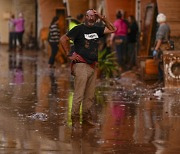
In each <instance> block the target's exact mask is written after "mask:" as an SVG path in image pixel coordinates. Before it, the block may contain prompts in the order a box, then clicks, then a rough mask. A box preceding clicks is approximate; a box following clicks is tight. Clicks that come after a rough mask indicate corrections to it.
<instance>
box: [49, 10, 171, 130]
mask: <svg viewBox="0 0 180 154" xmlns="http://www.w3.org/2000/svg"><path fill="white" fill-rule="evenodd" d="M116 17H117V19H116V21H115V22H114V23H111V22H109V21H108V20H107V18H106V17H105V16H103V15H101V14H99V13H98V12H97V11H96V10H94V9H90V10H88V11H87V12H86V14H85V16H84V18H83V23H82V24H77V25H76V26H75V27H72V28H70V29H69V31H68V32H67V33H66V34H64V35H63V36H60V29H59V24H58V20H59V18H58V17H54V18H53V21H52V22H51V25H50V34H49V39H48V40H49V43H50V45H51V48H52V54H51V57H50V59H49V65H50V67H53V65H54V60H55V59H54V58H55V55H56V54H57V51H58V47H59V42H60V43H61V45H62V47H63V49H64V51H65V53H66V54H67V57H69V59H70V60H71V61H72V63H73V65H72V67H71V69H72V72H73V75H74V97H73V104H72V117H71V118H72V124H73V128H80V127H81V125H80V106H81V104H82V115H83V118H82V120H83V124H88V125H91V126H95V125H96V123H94V121H93V120H92V117H93V115H92V113H91V107H92V106H93V103H94V92H95V87H96V77H97V69H96V68H97V61H98V46H99V44H98V40H99V39H100V38H102V37H104V36H105V35H106V34H108V35H111V42H112V44H114V47H115V50H116V52H117V57H118V62H119V65H120V66H121V67H122V69H127V68H125V67H126V66H127V65H125V64H127V62H128V66H129V67H133V66H134V65H135V60H136V57H135V55H136V50H135V49H136V42H137V36H138V31H139V30H138V25H137V23H136V21H135V18H134V16H129V17H128V20H125V19H124V18H123V16H122V13H121V11H118V12H117V14H116ZM97 20H100V21H101V22H102V23H103V25H104V26H97V24H96V21H97ZM157 21H158V23H160V24H161V23H163V24H161V25H160V28H159V30H158V32H157V36H156V37H157V38H156V40H157V41H156V46H155V51H156V52H158V51H160V50H161V49H160V47H161V45H162V44H164V39H166V36H169V28H168V26H167V25H166V24H165V21H164V18H163V20H162V19H161V20H159V16H158V19H157ZM71 41H73V52H72V48H71ZM156 55H157V53H154V56H156Z"/></svg>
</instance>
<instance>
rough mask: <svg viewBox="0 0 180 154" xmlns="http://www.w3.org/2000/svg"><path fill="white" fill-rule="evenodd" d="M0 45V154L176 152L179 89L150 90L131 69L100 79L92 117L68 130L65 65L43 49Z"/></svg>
mask: <svg viewBox="0 0 180 154" xmlns="http://www.w3.org/2000/svg"><path fill="white" fill-rule="evenodd" d="M6 48H7V47H6V46H1V48H0V69H1V72H0V91H1V93H0V154H61V153H62V154H70V153H73V154H140V153H142V154H144V153H146V154H178V153H179V151H180V138H179V132H180V95H179V93H180V92H179V90H177V89H175V90H167V89H163V88H157V89H148V88H147V86H145V85H144V84H143V83H142V82H140V81H138V80H137V79H136V78H135V77H134V76H133V75H132V76H131V74H132V73H129V74H128V73H127V74H128V75H127V76H124V77H122V78H121V79H118V78H117V79H111V80H98V81H97V90H96V104H95V105H94V107H93V109H92V110H93V112H94V120H95V121H96V122H97V123H99V125H100V126H99V127H95V128H92V127H88V126H83V128H82V129H81V130H74V131H73V129H72V123H71V119H70V116H71V112H70V110H71V104H72V98H73V84H72V81H73V78H72V76H70V71H69V67H63V66H57V67H56V69H54V70H49V69H48V68H47V61H48V59H47V56H45V54H44V53H43V51H30V50H28V51H24V52H23V54H18V53H16V54H14V53H12V52H11V53H9V52H7V51H6V50H7V49H6Z"/></svg>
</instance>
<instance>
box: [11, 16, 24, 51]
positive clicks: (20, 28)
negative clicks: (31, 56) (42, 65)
mask: <svg viewBox="0 0 180 154" xmlns="http://www.w3.org/2000/svg"><path fill="white" fill-rule="evenodd" d="M24 22H25V20H24V18H23V14H22V13H19V15H18V18H17V19H14V20H13V23H14V25H15V36H16V40H17V41H18V43H19V51H22V50H23V34H24V31H25V28H24ZM15 47H16V44H15Z"/></svg>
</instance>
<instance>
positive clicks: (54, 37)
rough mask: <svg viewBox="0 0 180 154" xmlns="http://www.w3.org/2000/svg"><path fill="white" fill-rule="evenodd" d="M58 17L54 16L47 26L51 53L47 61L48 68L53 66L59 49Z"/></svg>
mask: <svg viewBox="0 0 180 154" xmlns="http://www.w3.org/2000/svg"><path fill="white" fill-rule="evenodd" d="M58 23H59V17H58V16H55V17H54V18H53V19H52V21H51V24H50V26H49V36H48V42H49V44H50V46H51V55H50V58H49V62H48V67H49V68H54V62H55V57H56V55H57V53H58V50H59V41H60V29H59V24H58Z"/></svg>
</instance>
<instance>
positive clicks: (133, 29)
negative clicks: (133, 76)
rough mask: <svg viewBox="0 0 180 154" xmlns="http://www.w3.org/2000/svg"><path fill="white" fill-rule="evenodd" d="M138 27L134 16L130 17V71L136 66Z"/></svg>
mask: <svg viewBox="0 0 180 154" xmlns="http://www.w3.org/2000/svg"><path fill="white" fill-rule="evenodd" d="M138 31H139V28H138V25H137V22H136V20H135V17H134V16H133V15H130V16H129V17H128V36H127V40H128V41H127V43H128V44H127V54H128V56H127V57H128V58H127V59H128V69H131V68H132V67H133V66H135V65H136V55H137V54H136V52H137V48H136V45H137V44H136V42H137V39H138Z"/></svg>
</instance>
